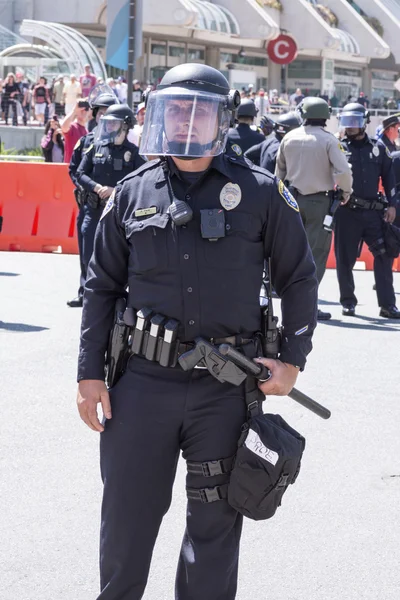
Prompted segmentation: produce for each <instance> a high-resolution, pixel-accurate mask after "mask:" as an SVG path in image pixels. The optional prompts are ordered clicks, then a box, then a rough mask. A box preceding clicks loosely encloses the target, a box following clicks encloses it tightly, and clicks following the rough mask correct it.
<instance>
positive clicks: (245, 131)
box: [228, 123, 265, 154]
mask: <svg viewBox="0 0 400 600" xmlns="http://www.w3.org/2000/svg"><path fill="white" fill-rule="evenodd" d="M263 141H265V135H264V134H263V133H260V132H259V131H254V129H252V128H251V127H250V125H247V124H246V123H239V125H238V126H237V127H232V128H231V129H230V130H229V135H228V144H230V145H231V146H235V145H238V146H240V148H241V150H242V153H243V154H244V153H245V152H246V150H248V149H249V148H251V147H252V146H255V145H256V144H260V143H261V142H263ZM234 151H235V149H234Z"/></svg>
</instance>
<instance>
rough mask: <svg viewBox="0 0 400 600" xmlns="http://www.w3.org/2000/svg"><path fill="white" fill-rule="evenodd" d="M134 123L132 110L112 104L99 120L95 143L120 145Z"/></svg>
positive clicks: (122, 105) (124, 105)
mask: <svg viewBox="0 0 400 600" xmlns="http://www.w3.org/2000/svg"><path fill="white" fill-rule="evenodd" d="M134 122H135V116H134V114H133V110H132V109H131V108H130V107H129V106H128V105H127V104H112V105H111V106H110V107H109V108H107V110H106V112H105V113H104V115H103V116H102V117H101V118H100V122H99V124H98V126H97V130H96V141H97V142H105V143H113V144H121V143H122V142H123V141H124V139H125V138H126V135H127V133H128V131H129V129H132V127H133V125H134Z"/></svg>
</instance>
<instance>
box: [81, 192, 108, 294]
mask: <svg viewBox="0 0 400 600" xmlns="http://www.w3.org/2000/svg"><path fill="white" fill-rule="evenodd" d="M103 209H104V207H99V208H92V207H91V206H89V204H87V203H85V204H84V205H83V206H82V207H81V209H80V211H79V213H78V217H77V230H78V247H79V259H80V264H81V276H80V288H79V292H78V293H79V296H83V290H84V287H85V282H86V277H87V270H88V266H89V262H90V259H91V258H92V254H93V246H94V236H95V233H96V228H97V225H98V223H99V221H100V217H101V215H102V213H103Z"/></svg>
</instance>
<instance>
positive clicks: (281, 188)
mask: <svg viewBox="0 0 400 600" xmlns="http://www.w3.org/2000/svg"><path fill="white" fill-rule="evenodd" d="M278 192H279V193H280V195H281V196H282V198H283V199H284V201H285V202H286V204H287V205H288V206H290V208H293V210H295V211H296V212H300V211H299V207H298V204H297V202H296V200H295V199H294V198H293V196H292V194H291V193H290V192H289V190H288V189H287V187H285V184H284V183H283V181H282V180H281V179H280V180H279V183H278Z"/></svg>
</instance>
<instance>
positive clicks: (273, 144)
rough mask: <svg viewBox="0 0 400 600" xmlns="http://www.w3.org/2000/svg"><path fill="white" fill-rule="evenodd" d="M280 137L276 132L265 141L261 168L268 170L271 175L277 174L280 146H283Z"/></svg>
mask: <svg viewBox="0 0 400 600" xmlns="http://www.w3.org/2000/svg"><path fill="white" fill-rule="evenodd" d="M281 139H282V138H280V137H278V136H277V134H276V133H275V132H274V133H273V134H272V135H271V136H270V137H269V138H268V139H267V140H265V142H264V144H263V147H262V150H261V157H260V167H262V168H263V169H267V171H270V172H271V173H275V167H276V157H277V156H278V150H279V146H280V144H281Z"/></svg>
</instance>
